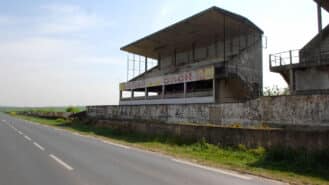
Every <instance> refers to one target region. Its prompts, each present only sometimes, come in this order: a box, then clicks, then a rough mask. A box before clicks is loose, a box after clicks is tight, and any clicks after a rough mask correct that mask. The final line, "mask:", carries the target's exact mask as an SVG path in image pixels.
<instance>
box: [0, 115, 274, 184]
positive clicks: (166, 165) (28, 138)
mask: <svg viewBox="0 0 329 185" xmlns="http://www.w3.org/2000/svg"><path fill="white" fill-rule="evenodd" d="M184 184H190V185H207V184H209V185H234V184H236V185H258V184H259V185H260V184H264V185H267V184H269V185H270V184H280V183H279V182H275V181H271V180H267V179H263V178H259V177H255V176H250V175H245V174H239V173H236V172H232V171H226V170H220V169H213V168H208V167H204V166H199V165H196V164H193V163H189V162H186V161H183V160H179V159H174V158H171V157H168V156H164V155H161V154H157V153H152V152H147V151H142V150H139V149H135V148H131V147H126V146H123V145H118V144H114V143H110V142H106V141H103V140H101V139H95V138H92V137H85V136H80V135H78V134H75V133H72V132H69V131H65V130H60V129H56V128H52V127H47V126H42V125H39V124H35V123H31V122H28V121H23V120H19V119H17V118H13V117H10V116H8V115H5V114H2V113H0V185H184Z"/></svg>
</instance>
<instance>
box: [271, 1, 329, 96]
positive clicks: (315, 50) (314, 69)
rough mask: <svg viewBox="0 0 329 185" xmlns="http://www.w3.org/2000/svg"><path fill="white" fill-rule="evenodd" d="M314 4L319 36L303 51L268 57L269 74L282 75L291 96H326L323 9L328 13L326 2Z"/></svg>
mask: <svg viewBox="0 0 329 185" xmlns="http://www.w3.org/2000/svg"><path fill="white" fill-rule="evenodd" d="M314 1H315V2H316V4H317V18H318V30H319V32H318V34H317V35H316V36H315V37H314V38H312V39H311V40H310V41H309V42H308V43H307V44H306V45H305V46H304V47H303V48H302V49H300V50H290V51H286V52H280V53H276V54H271V55H270V56H269V62H270V70H271V71H272V72H277V73H280V74H281V75H282V77H283V78H284V79H285V81H286V82H287V83H288V86H289V89H290V94H292V95H301V94H305V95H308V94H328V93H329V25H327V26H326V27H325V28H322V11H321V10H322V8H323V9H324V10H326V11H327V12H328V11H329V1H328V0H314Z"/></svg>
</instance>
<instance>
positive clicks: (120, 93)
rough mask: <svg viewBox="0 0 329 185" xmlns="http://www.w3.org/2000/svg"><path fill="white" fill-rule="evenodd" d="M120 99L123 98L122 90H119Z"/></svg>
mask: <svg viewBox="0 0 329 185" xmlns="http://www.w3.org/2000/svg"><path fill="white" fill-rule="evenodd" d="M119 96H120V100H122V91H121V90H120V92H119Z"/></svg>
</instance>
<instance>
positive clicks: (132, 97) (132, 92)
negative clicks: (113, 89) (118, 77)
mask: <svg viewBox="0 0 329 185" xmlns="http://www.w3.org/2000/svg"><path fill="white" fill-rule="evenodd" d="M131 99H134V90H131Z"/></svg>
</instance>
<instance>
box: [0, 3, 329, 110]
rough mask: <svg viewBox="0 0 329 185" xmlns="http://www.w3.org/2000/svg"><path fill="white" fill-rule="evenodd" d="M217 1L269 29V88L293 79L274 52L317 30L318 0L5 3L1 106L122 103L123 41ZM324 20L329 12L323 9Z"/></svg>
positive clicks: (0, 36) (1, 7)
mask: <svg viewBox="0 0 329 185" xmlns="http://www.w3.org/2000/svg"><path fill="white" fill-rule="evenodd" d="M211 6H218V7H221V8H224V9H226V10H229V11H232V12H235V13H237V14H240V15H243V16H245V17H247V18H248V19H250V20H251V21H252V22H254V23H255V24H256V25H258V26H259V27H260V28H261V29H263V30H264V33H265V36H267V37H268V48H267V49H264V52H263V55H264V60H263V65H264V86H273V85H275V84H276V85H279V86H280V87H284V86H285V83H284V81H283V80H282V78H281V77H280V76H279V75H276V74H273V73H270V72H269V70H268V54H269V53H276V52H280V51H285V50H289V49H298V48H301V47H302V46H303V45H305V44H306V43H307V41H309V40H310V39H311V38H312V37H313V36H314V35H315V34H316V33H317V19H316V5H315V3H314V2H313V1H312V0H289V1H287V0H243V1H242V0H179V1H177V0H156V1H154V0H143V1H142V0H139V1H133V0H130V1H128V0H120V1H115V2H114V1H109V0H97V1H89V0H84V1H83V0H65V1H64V0H63V1H61V0H57V1H52V0H44V1H42V0H33V1H26V0H11V1H0V105H11V106H62V105H108V104H117V103H118V85H119V82H122V81H125V80H126V54H125V53H124V52H122V51H120V50H119V48H120V47H121V46H123V45H126V44H128V43H130V42H132V41H135V40H137V39H139V38H141V37H143V36H146V35H149V34H150V33H153V32H155V31H157V30H159V29H161V28H164V27H166V26H168V25H171V24H173V23H175V22H177V21H179V20H182V19H184V18H187V17H189V16H191V15H193V14H195V13H198V12H200V11H202V10H204V9H207V8H209V7H211ZM323 18H324V23H323V25H327V23H328V14H327V12H326V11H324V10H323Z"/></svg>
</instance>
